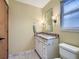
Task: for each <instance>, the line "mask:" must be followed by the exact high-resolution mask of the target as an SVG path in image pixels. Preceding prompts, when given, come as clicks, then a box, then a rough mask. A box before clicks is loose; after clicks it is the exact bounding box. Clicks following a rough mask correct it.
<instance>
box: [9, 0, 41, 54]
mask: <svg viewBox="0 0 79 59" xmlns="http://www.w3.org/2000/svg"><path fill="white" fill-rule="evenodd" d="M41 18H42V10H41V9H39V8H36V7H33V6H30V5H27V4H22V3H20V2H16V1H14V0H10V2H9V53H16V52H20V51H26V50H29V49H32V48H34V39H33V29H32V28H33V27H32V26H33V22H34V21H35V20H39V19H41ZM38 31H40V28H39V30H38Z"/></svg>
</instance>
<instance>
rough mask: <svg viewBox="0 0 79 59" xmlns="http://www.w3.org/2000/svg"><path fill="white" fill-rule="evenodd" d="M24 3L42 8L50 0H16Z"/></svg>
mask: <svg viewBox="0 0 79 59" xmlns="http://www.w3.org/2000/svg"><path fill="white" fill-rule="evenodd" d="M16 1H19V2H22V3H25V4H30V5H33V6H35V7H39V8H43V7H44V6H45V5H46V4H47V3H48V2H49V1H50V0H16Z"/></svg>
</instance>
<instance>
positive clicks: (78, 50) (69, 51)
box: [54, 43, 79, 59]
mask: <svg viewBox="0 0 79 59" xmlns="http://www.w3.org/2000/svg"><path fill="white" fill-rule="evenodd" d="M59 51H60V56H61V58H54V59H79V47H75V46H72V45H69V44H66V43H61V44H59Z"/></svg>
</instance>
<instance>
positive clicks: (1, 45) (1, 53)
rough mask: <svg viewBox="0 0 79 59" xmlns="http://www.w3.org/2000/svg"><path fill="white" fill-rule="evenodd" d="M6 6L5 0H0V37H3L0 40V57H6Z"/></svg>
mask: <svg viewBox="0 0 79 59" xmlns="http://www.w3.org/2000/svg"><path fill="white" fill-rule="evenodd" d="M7 11H8V7H7V4H6V2H5V0H0V38H5V39H3V40H0V59H7V58H8V57H7V53H8V52H7V50H8V47H7V45H8V43H7V35H8V33H7V31H8V30H7V29H8V28H7V19H8V13H7Z"/></svg>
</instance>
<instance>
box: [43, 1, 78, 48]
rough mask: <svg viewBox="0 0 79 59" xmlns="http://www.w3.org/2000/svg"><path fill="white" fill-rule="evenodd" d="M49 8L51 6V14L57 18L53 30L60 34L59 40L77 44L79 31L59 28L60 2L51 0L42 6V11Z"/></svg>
mask: <svg viewBox="0 0 79 59" xmlns="http://www.w3.org/2000/svg"><path fill="white" fill-rule="evenodd" d="M49 8H53V15H54V16H55V17H56V19H57V23H56V24H55V23H53V32H55V33H59V34H60V40H61V42H66V43H69V44H72V45H76V46H79V33H77V32H66V31H61V30H60V2H59V0H51V1H50V2H49V3H48V4H47V5H46V6H45V7H44V8H43V11H42V12H43V13H45V11H46V10H48V9H49Z"/></svg>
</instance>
